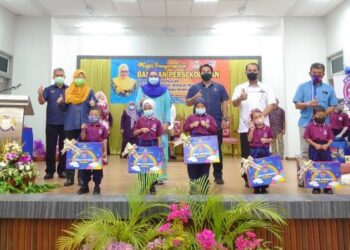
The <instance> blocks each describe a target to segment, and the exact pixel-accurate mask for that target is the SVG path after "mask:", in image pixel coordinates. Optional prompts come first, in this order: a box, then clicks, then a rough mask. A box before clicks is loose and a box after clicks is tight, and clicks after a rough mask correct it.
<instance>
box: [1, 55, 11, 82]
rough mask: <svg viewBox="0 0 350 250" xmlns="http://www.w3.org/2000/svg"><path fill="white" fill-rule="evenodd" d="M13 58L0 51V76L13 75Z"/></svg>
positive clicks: (8, 76)
mask: <svg viewBox="0 0 350 250" xmlns="http://www.w3.org/2000/svg"><path fill="white" fill-rule="evenodd" d="M10 70H11V58H10V57H9V56H7V55H5V54H2V53H0V76H3V77H6V78H10V77H11V72H10Z"/></svg>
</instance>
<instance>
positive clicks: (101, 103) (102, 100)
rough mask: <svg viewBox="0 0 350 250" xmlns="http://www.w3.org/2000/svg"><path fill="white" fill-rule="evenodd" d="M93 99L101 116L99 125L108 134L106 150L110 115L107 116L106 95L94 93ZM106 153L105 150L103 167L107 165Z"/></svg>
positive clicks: (107, 142)
mask: <svg viewBox="0 0 350 250" xmlns="http://www.w3.org/2000/svg"><path fill="white" fill-rule="evenodd" d="M95 97H96V98H97V107H98V109H99V110H100V114H101V120H100V123H101V124H102V125H103V126H104V127H105V128H106V130H107V132H108V139H107V141H105V143H106V145H104V146H105V148H108V144H109V134H110V126H109V115H110V114H109V105H108V100H107V97H106V95H105V94H104V93H103V92H102V91H98V92H96V94H95ZM107 151H108V150H106V152H105V154H104V155H103V158H102V161H103V165H107V164H108V159H107Z"/></svg>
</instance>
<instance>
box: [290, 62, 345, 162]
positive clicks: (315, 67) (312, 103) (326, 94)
mask: <svg viewBox="0 0 350 250" xmlns="http://www.w3.org/2000/svg"><path fill="white" fill-rule="evenodd" d="M324 73H325V66H324V65H323V64H321V63H313V64H312V65H311V67H310V72H309V76H310V80H309V81H307V82H304V83H302V84H300V85H299V87H298V89H297V91H296V93H295V95H294V98H293V102H294V104H295V108H296V109H299V110H300V118H299V122H298V126H299V133H300V151H301V156H302V157H303V158H306V159H307V158H308V143H307V142H306V141H305V139H304V133H305V128H306V127H307V125H308V124H309V123H310V122H311V120H312V114H313V109H314V107H316V106H318V105H320V106H322V107H324V108H325V109H326V114H327V116H328V115H329V114H330V113H332V112H333V111H334V109H335V107H336V106H337V105H338V100H337V97H336V96H335V92H334V89H333V87H332V86H331V85H329V84H327V83H324V82H323V81H322V79H323V77H324ZM326 123H327V124H329V119H328V117H327V118H326Z"/></svg>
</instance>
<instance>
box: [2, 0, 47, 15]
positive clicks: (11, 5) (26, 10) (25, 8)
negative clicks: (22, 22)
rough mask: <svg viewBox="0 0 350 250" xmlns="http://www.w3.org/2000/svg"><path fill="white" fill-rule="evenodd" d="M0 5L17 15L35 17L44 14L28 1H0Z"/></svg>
mask: <svg viewBox="0 0 350 250" xmlns="http://www.w3.org/2000/svg"><path fill="white" fill-rule="evenodd" d="M0 4H2V5H3V6H5V7H6V8H8V9H9V10H11V11H12V12H13V13H15V14H18V15H28V16H37V15H42V14H44V13H42V11H40V9H39V8H37V7H36V6H35V4H34V3H33V2H32V1H29V0H1V1H0Z"/></svg>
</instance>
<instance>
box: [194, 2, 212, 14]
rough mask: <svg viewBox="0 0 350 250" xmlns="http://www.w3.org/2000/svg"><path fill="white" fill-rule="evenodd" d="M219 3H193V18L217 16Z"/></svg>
mask: <svg viewBox="0 0 350 250" xmlns="http://www.w3.org/2000/svg"><path fill="white" fill-rule="evenodd" d="M217 6H218V2H193V5H192V12H191V15H192V16H215V15H216V8H217Z"/></svg>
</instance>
